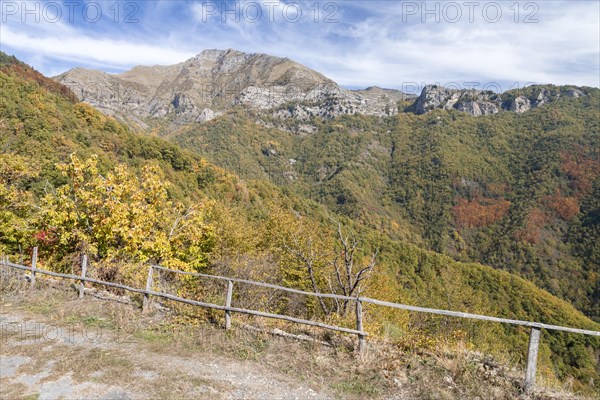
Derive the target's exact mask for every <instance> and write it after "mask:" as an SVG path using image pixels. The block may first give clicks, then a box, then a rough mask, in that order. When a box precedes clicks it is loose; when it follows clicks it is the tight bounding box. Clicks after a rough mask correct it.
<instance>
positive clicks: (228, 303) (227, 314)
mask: <svg viewBox="0 0 600 400" xmlns="http://www.w3.org/2000/svg"><path fill="white" fill-rule="evenodd" d="M232 296H233V282H232V281H227V297H226V299H225V307H231V297H232ZM229 328H231V312H230V311H229V310H225V329H229Z"/></svg>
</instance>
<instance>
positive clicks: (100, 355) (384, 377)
mask: <svg viewBox="0 0 600 400" xmlns="http://www.w3.org/2000/svg"><path fill="white" fill-rule="evenodd" d="M7 288H8V289H7ZM0 295H1V296H0V306H1V308H2V309H3V310H10V311H11V312H19V313H21V314H24V315H25V316H28V317H30V318H32V319H35V320H36V321H41V322H43V323H46V324H51V325H54V326H62V327H68V329H70V331H72V332H74V333H75V335H82V334H84V333H85V334H88V335H90V333H92V334H95V335H97V334H98V333H99V334H100V337H101V340H100V343H97V344H96V345H95V347H92V348H89V349H86V348H82V347H73V346H63V345H55V346H53V347H52V348H51V349H50V350H47V351H41V350H42V349H43V347H44V343H43V342H40V344H39V345H38V346H31V345H27V344H26V343H27V340H25V341H24V343H23V344H22V345H14V346H12V347H11V348H10V349H8V350H7V349H4V348H3V349H2V355H10V354H19V355H21V356H28V357H32V358H35V362H33V363H30V364H29V365H27V366H22V367H21V368H23V369H22V371H21V372H24V373H26V372H28V371H30V372H33V371H34V370H36V369H39V368H43V367H44V365H46V364H48V363H49V362H50V361H51V360H56V361H55V362H54V363H53V364H52V375H51V376H48V377H47V378H45V379H48V380H50V379H53V378H55V377H56V376H59V375H64V374H71V376H72V378H73V380H74V381H75V382H86V381H92V382H97V383H100V384H106V385H118V386H120V387H123V388H127V390H132V391H134V392H139V393H144V394H146V395H147V396H148V397H153V398H173V399H175V398H177V399H181V398H214V397H215V396H216V393H220V392H221V391H222V390H224V389H227V388H226V387H224V386H223V385H224V383H223V382H222V381H219V382H217V381H212V380H202V379H201V378H198V377H194V376H182V375H181V374H180V373H177V372H176V370H175V369H173V370H172V371H171V370H169V369H165V368H162V369H160V370H159V368H156V366H153V365H148V363H147V362H145V361H144V359H142V358H139V357H138V358H136V357H132V354H140V353H144V352H145V353H148V354H154V355H157V356H159V357H160V356H165V357H166V356H168V357H178V358H180V359H183V360H190V362H191V361H194V360H198V359H201V358H202V357H205V356H207V355H208V356H214V357H226V358H230V359H232V360H239V361H251V362H255V363H256V364H260V366H261V367H264V368H265V369H267V370H271V371H276V372H278V373H283V374H284V375H285V376H289V377H290V379H293V380H294V381H296V382H303V383H305V384H306V385H307V386H310V387H312V388H315V389H316V390H321V391H323V392H328V393H330V394H333V395H334V396H336V397H341V398H348V399H363V398H398V399H405V398H406V399H409V398H410V399H476V398H479V399H516V398H522V399H526V398H527V399H540V400H541V399H556V400H558V399H563V398H574V397H567V395H565V394H564V393H558V394H556V395H555V394H552V393H549V392H542V393H538V394H536V395H534V396H531V397H524V396H523V395H522V394H521V388H520V384H521V377H522V372H521V371H513V370H510V369H508V368H506V367H504V366H502V365H500V363H497V362H495V361H494V360H492V359H490V358H486V357H484V356H483V355H480V354H475V353H472V352H469V351H467V350H464V349H452V351H446V350H444V349H440V350H439V351H433V352H430V353H426V354H425V353H419V352H405V351H402V350H401V349H399V348H397V347H395V346H393V345H390V344H385V343H375V344H374V343H373V342H370V346H369V348H368V351H367V352H366V354H365V355H364V356H362V357H361V358H360V359H359V358H358V357H357V356H356V355H355V353H354V352H353V350H352V344H353V339H350V338H347V337H343V336H341V337H336V340H334V341H333V342H334V343H336V344H335V345H334V346H332V347H326V346H322V345H319V344H315V343H309V342H300V341H294V340H290V339H287V338H281V337H277V336H272V335H270V334H266V333H259V332H255V331H251V330H246V329H243V328H242V326H243V325H244V324H246V323H248V324H251V325H261V324H263V325H265V326H269V325H270V322H267V323H265V322H264V320H258V319H254V318H252V317H246V316H239V315H234V329H232V330H229V331H225V330H224V329H223V328H222V327H221V326H220V325H219V324H218V321H219V317H218V316H215V315H212V317H211V318H206V319H210V320H213V321H216V322H217V323H214V322H213V323H210V322H207V321H203V320H197V319H193V318H188V317H185V315H181V314H176V315H175V314H169V313H168V312H167V313H164V312H162V311H158V310H157V309H153V311H151V312H150V313H148V314H142V313H141V312H140V310H139V308H136V307H135V306H131V305H124V304H119V303H115V302H107V301H99V300H94V299H90V298H87V297H86V299H84V300H79V299H77V296H76V293H75V292H74V291H73V290H68V287H67V290H65V289H64V288H62V289H61V288H51V287H45V288H43V289H36V290H33V291H29V290H27V287H26V286H23V285H21V286H19V285H18V284H17V285H9V286H3V289H2V290H0ZM166 305H167V306H168V304H166ZM278 326H279V327H281V328H284V329H285V330H287V331H291V332H293V333H308V334H311V335H312V336H313V337H319V338H322V339H326V338H327V337H326V336H328V335H330V334H329V333H324V332H323V331H319V330H316V329H313V328H309V329H304V328H301V327H298V326H294V325H278ZM15 335H16V333H15V332H3V337H2V340H3V341H5V340H12V339H15ZM26 339H33V340H35V339H39V337H36V335H35V334H34V335H32V336H31V337H28V338H26ZM102 341H106V343H110V346H108V345H107V346H106V347H107V348H103V344H102ZM115 343H117V344H118V346H117V347H115V346H114V344H115ZM4 347H6V346H4ZM108 347H110V348H108ZM42 354H43V356H41V355H42ZM75 366H76V367H75ZM140 369H142V370H144V371H146V373H148V371H150V375H151V376H149V377H148V379H139V376H138V375H137V374H138V372H136V371H138V370H140ZM153 371H154V372H156V374H155V375H154V374H153V373H152V372H153ZM198 387H203V388H205V390H204V391H201V392H198V391H197V388H198ZM22 389H23V388H18V387H16V386H14V385H2V389H1V392H0V394H1V395H2V398H12V397H11V395H12V394H14V393H17V392H18V390H21V393H22ZM195 390H196V391H195Z"/></svg>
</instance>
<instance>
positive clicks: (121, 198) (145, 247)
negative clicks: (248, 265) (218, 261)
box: [40, 154, 214, 270]
mask: <svg viewBox="0 0 600 400" xmlns="http://www.w3.org/2000/svg"><path fill="white" fill-rule="evenodd" d="M58 169H59V170H60V171H61V172H62V174H63V176H65V177H66V178H67V179H68V183H67V184H66V185H63V186H61V187H59V188H58V189H56V190H54V191H52V192H50V193H48V194H47V195H46V196H45V197H44V199H43V200H42V218H41V220H40V221H41V222H40V224H41V227H42V228H43V229H44V230H45V231H49V232H53V234H54V235H55V237H56V239H57V241H56V248H55V249H54V251H55V253H56V254H58V258H62V257H64V256H66V255H68V254H74V253H79V252H86V253H87V254H89V255H90V256H93V257H96V258H97V259H109V260H119V261H131V262H148V261H150V262H155V263H163V264H165V265H167V266H176V267H178V268H180V269H193V270H198V269H200V268H202V267H204V266H206V265H207V263H208V255H209V254H210V253H211V251H212V248H213V246H214V227H213V226H212V224H211V223H210V222H208V219H209V215H210V209H211V206H212V203H211V202H209V201H205V202H201V203H199V204H194V205H191V206H187V207H186V206H184V205H183V204H181V203H177V202H173V201H171V200H170V199H169V198H168V194H167V187H168V185H167V183H165V182H164V181H163V179H162V178H161V176H160V170H159V169H158V168H157V167H155V166H152V165H147V166H145V167H143V168H142V171H141V173H140V175H139V176H138V175H136V174H134V173H133V172H132V171H130V170H129V168H128V167H126V166H125V165H118V166H117V167H115V168H114V169H113V170H111V171H109V172H108V173H107V174H106V176H103V175H101V174H100V173H99V170H98V166H97V157H95V156H93V157H91V158H89V159H87V160H84V161H82V160H80V159H79V158H78V157H77V156H76V155H74V154H72V155H71V162H70V163H69V164H60V165H58Z"/></svg>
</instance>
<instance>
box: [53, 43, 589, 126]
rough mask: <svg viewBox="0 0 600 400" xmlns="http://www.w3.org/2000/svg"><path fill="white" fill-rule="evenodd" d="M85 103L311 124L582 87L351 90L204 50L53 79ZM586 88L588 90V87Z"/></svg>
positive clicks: (523, 104) (499, 104)
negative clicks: (237, 112)
mask: <svg viewBox="0 0 600 400" xmlns="http://www.w3.org/2000/svg"><path fill="white" fill-rule="evenodd" d="M54 79H56V80H57V81H58V82H60V83H62V84H64V85H65V86H67V87H68V88H70V89H71V90H72V91H73V92H74V93H75V95H76V96H77V97H78V98H79V99H80V100H82V101H85V102H88V103H90V104H92V105H93V106H95V107H96V108H98V109H99V110H100V111H102V112H104V113H105V114H108V115H112V116H116V117H118V118H120V119H123V120H125V121H126V122H129V123H133V124H136V125H139V126H142V127H146V126H147V125H148V124H152V122H153V121H157V120H160V121H168V122H170V123H172V124H175V125H181V124H187V123H193V122H205V121H209V120H211V119H213V118H215V117H216V116H218V115H220V114H222V113H223V112H225V111H227V110H229V109H232V108H234V107H240V106H241V107H245V108H251V109H255V110H260V111H262V112H263V113H265V114H266V115H269V116H271V117H275V118H278V119H290V118H291V119H296V120H301V121H309V120H310V119H311V118H313V117H320V118H334V117H337V116H339V115H343V114H355V113H357V114H365V115H376V116H388V115H394V114H396V113H398V112H401V111H403V110H399V109H398V107H399V105H400V104H402V103H401V102H402V101H405V100H413V99H415V98H416V100H415V102H414V104H413V105H412V107H411V108H412V109H413V111H414V112H415V113H417V114H424V113H426V112H429V111H432V110H435V109H445V110H459V111H463V112H466V113H468V114H471V115H474V116H481V115H490V114H496V113H498V112H502V111H512V112H516V113H523V112H527V111H529V110H530V109H533V108H537V107H540V106H542V105H544V104H547V103H549V102H552V101H555V100H557V99H558V98H559V97H560V96H561V95H564V96H566V97H572V98H578V97H582V96H585V95H586V92H585V91H586V90H587V89H586V88H573V87H564V86H562V87H558V86H552V85H545V86H530V87H527V88H524V89H518V90H512V91H507V92H504V93H502V94H498V93H494V92H492V91H477V90H459V89H451V88H445V87H442V86H438V85H430V86H426V87H424V88H423V90H422V92H421V95H420V96H418V97H415V96H410V95H406V94H404V93H402V92H400V91H398V90H391V89H382V88H378V87H370V88H367V89H364V90H348V89H344V88H342V87H340V86H339V85H338V84H337V83H335V82H334V81H332V80H331V79H329V78H327V77H325V76H324V75H322V74H320V73H318V72H316V71H313V70H311V69H310V68H307V67H305V66H303V65H300V64H298V63H296V62H294V61H292V60H290V59H288V58H279V57H274V56H269V55H266V54H247V53H243V52H240V51H236V50H231V49H230V50H205V51H203V52H201V53H200V54H198V55H197V56H195V57H192V58H190V59H189V60H187V61H184V62H182V63H179V64H175V65H171V66H158V65H156V66H151V67H147V66H138V67H135V68H133V69H131V70H129V71H127V72H124V73H122V74H116V75H113V74H107V73H104V72H100V71H95V70H89V69H83V68H75V69H72V70H70V71H68V72H65V73H64V74H62V75H59V76H57V77H55V78H54ZM588 89H589V88H588Z"/></svg>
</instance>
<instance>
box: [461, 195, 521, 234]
mask: <svg viewBox="0 0 600 400" xmlns="http://www.w3.org/2000/svg"><path fill="white" fill-rule="evenodd" d="M509 207H510V201H508V200H504V199H500V200H497V199H490V198H486V197H477V198H475V199H473V200H467V199H464V198H462V197H458V198H457V204H456V205H455V206H454V207H453V208H452V215H453V216H454V221H455V222H456V224H457V225H458V226H460V227H462V228H476V227H481V226H487V225H490V224H492V223H494V222H496V221H499V220H500V219H502V217H503V216H504V215H505V214H506V212H507V211H508V209H509Z"/></svg>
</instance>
